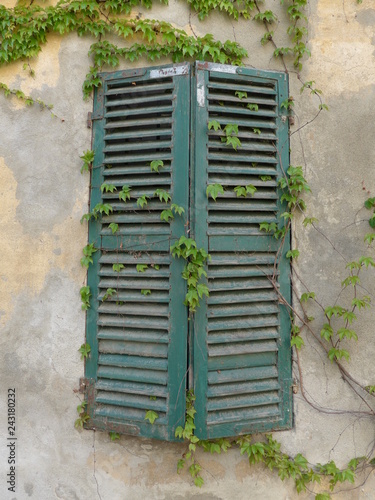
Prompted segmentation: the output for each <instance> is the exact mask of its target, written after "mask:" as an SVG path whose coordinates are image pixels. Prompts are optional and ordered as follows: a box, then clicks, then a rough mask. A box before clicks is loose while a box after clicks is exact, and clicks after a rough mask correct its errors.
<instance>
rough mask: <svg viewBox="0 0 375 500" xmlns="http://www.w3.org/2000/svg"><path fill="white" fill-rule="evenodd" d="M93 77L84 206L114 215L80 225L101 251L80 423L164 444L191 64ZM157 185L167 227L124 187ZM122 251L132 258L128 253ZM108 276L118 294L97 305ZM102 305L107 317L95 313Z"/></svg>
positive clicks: (173, 386)
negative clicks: (104, 206) (166, 199)
mask: <svg viewBox="0 0 375 500" xmlns="http://www.w3.org/2000/svg"><path fill="white" fill-rule="evenodd" d="M101 78H102V86H101V87H100V89H99V90H98V91H96V93H95V97H94V102H95V105H94V112H93V116H92V118H93V149H94V151H95V161H94V164H93V170H92V178H91V183H92V185H91V200H90V209H91V210H92V209H93V208H94V207H95V206H96V204H97V203H103V202H105V203H112V204H113V207H114V212H113V214H111V215H110V216H104V217H103V218H102V219H101V220H98V221H90V226H89V242H90V243H94V245H95V247H96V248H100V250H99V251H97V252H96V253H95V254H94V256H93V257H94V263H93V265H92V267H91V268H90V269H89V273H88V285H89V286H90V290H91V293H92V297H91V299H90V304H91V308H90V309H89V310H88V313H87V342H88V343H89V344H90V346H91V352H90V356H89V358H88V359H87V361H86V378H87V385H88V392H87V400H88V414H89V415H90V420H89V422H88V427H89V428H99V429H106V430H112V431H117V432H121V433H126V434H134V435H142V436H146V437H153V438H157V439H163V440H169V441H171V440H174V439H175V436H174V433H175V428H176V427H177V426H178V425H183V422H184V414H185V380H186V370H187V366H186V364H187V361H186V360H187V342H186V339H187V322H186V321H181V318H185V316H186V308H185V306H184V304H183V302H184V298H185V294H186V286H185V282H184V281H183V280H181V279H180V276H181V272H182V269H183V262H182V261H181V260H179V259H173V258H172V256H171V254H170V246H171V244H172V243H173V242H174V241H175V240H176V239H177V238H178V237H179V236H180V235H181V234H184V231H185V225H186V224H187V216H188V196H189V190H188V187H189V182H188V179H189V178H188V168H189V149H188V147H189V108H186V99H189V89H190V68H189V66H188V65H186V64H180V65H174V66H169V67H164V68H149V69H139V70H138V69H137V70H129V71H121V72H116V73H109V74H103V75H101ZM129 96H130V98H129ZM132 96H133V97H134V99H132ZM155 127H156V129H157V130H154V128H155ZM166 127H167V128H166ZM134 131H135V132H134ZM145 138H146V141H147V142H144V140H145ZM154 143H155V144H154ZM158 159H162V160H163V161H164V162H165V165H164V167H165V168H160V169H159V170H160V173H156V172H152V171H151V168H150V166H149V164H150V162H151V161H152V160H158ZM134 165H135V167H137V168H136V169H135V168H134ZM137 169H138V172H135V170H137ZM106 179H109V183H115V184H116V185H117V187H118V190H117V193H115V194H113V195H112V194H111V193H108V194H106V193H101V190H100V186H101V184H102V183H103V181H104V180H106ZM122 184H127V185H130V186H132V188H133V191H132V192H131V195H132V198H131V200H130V201H129V202H128V203H127V204H125V205H123V202H120V201H119V198H118V192H119V190H121V185H122ZM156 188H165V189H166V190H167V191H169V192H170V194H171V195H172V202H173V203H176V204H177V205H179V206H182V207H183V208H184V210H185V214H183V216H182V217H181V216H176V217H175V218H174V220H173V221H172V222H171V223H170V224H169V223H166V222H162V221H160V212H161V211H162V210H163V209H166V208H168V207H167V205H165V204H162V203H161V202H159V200H157V199H155V198H153V199H152V200H150V201H149V203H148V205H147V207H146V208H145V209H139V208H138V207H137V206H136V203H135V201H136V200H135V198H134V194H133V193H135V195H136V196H141V195H142V194H144V193H147V194H148V195H152V192H153V191H154V189H156ZM134 214H136V216H134ZM110 222H116V223H118V224H119V226H120V230H119V233H118V234H114V235H112V234H111V230H110V229H108V224H109V223H110ZM129 248H131V252H132V254H130V253H127V252H128V250H129ZM117 252H120V254H122V255H121V258H118V259H117V257H116V256H117V255H118V253H117ZM111 255H112V257H111ZM131 255H133V256H134V257H135V259H134V260H133V262H131V260H132V257H131ZM153 258H154V262H155V264H158V265H160V270H156V268H151V267H150V265H149V268H148V269H147V270H146V271H145V272H144V273H137V272H136V270H135V269H136V265H137V264H142V263H148V264H150V262H151V263H152V261H153V260H152V259H153ZM108 262H109V264H111V263H113V262H123V263H125V268H124V269H123V270H121V271H120V272H119V273H115V272H111V270H110V267H109V266H108ZM108 267H109V269H108ZM103 273H104V276H103ZM101 274H102V276H100V275H101ZM111 275H118V279H119V280H121V283H120V285H119V286H121V288H120V290H121V292H120V293H119V294H118V295H116V296H115V297H114V298H113V299H112V297H111V298H110V299H109V300H108V301H106V302H103V301H102V300H101V299H102V298H103V292H104V290H105V288H106V286H105V285H103V284H102V283H101V281H102V282H105V280H107V282H108V284H109V286H110V285H111V281H114V279H116V277H114V276H111ZM159 276H160V278H159ZM137 281H138V282H139V283H138V284H137ZM128 287H130V288H131V293H129V292H128ZM154 287H155V290H154ZM149 288H150V289H151V295H147V296H142V294H141V289H149ZM159 288H161V290H159ZM137 294H139V299H138V297H137ZM158 294H159V295H160V297H159V299H157V301H156V304H155V303H154V297H155V296H157V295H158ZM163 294H164V295H163ZM116 302H117V304H118V305H117V306H116ZM116 308H118V312H116V311H115V310H114V309H116ZM103 309H104V310H105V311H107V313H106V312H105V313H103V314H101V310H103ZM121 309H124V314H123V315H122V314H121ZM136 309H138V310H139V312H138V313H136V312H134V311H135V310H136ZM161 310H163V312H162V313H159V312H158V311H161ZM158 314H160V316H158ZM153 315H154V316H153ZM142 316H143V317H142ZM111 324H112V330H111V328H109V327H108V325H111ZM119 324H120V325H122V326H119ZM113 325H115V326H113ZM158 336H159V337H160V339H159V340H158V338H157V337H158ZM146 339H148V340H147V341H146ZM138 340H140V341H141V342H138ZM101 345H102V347H100V346H101ZM140 347H141V348H142V347H143V353H142V352H140ZM101 372H105V373H104V375H102V376H101ZM137 389H138V391H139V392H138V393H137ZM148 410H154V411H155V412H156V413H158V415H159V418H157V419H156V420H155V422H154V424H152V425H151V424H150V422H149V421H147V420H145V419H144V417H145V414H146V411H148Z"/></svg>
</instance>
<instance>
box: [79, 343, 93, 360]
mask: <svg viewBox="0 0 375 500" xmlns="http://www.w3.org/2000/svg"><path fill="white" fill-rule="evenodd" d="M78 352H80V353H81V359H82V360H83V359H86V358H88V356H89V354H90V352H91V346H90V344H87V343H86V344H82V345H81V347H80V348H79V349H78Z"/></svg>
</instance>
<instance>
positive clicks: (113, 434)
mask: <svg viewBox="0 0 375 500" xmlns="http://www.w3.org/2000/svg"><path fill="white" fill-rule="evenodd" d="M109 437H110V439H111V441H116V440H117V439H120V434H119V433H118V432H114V431H109Z"/></svg>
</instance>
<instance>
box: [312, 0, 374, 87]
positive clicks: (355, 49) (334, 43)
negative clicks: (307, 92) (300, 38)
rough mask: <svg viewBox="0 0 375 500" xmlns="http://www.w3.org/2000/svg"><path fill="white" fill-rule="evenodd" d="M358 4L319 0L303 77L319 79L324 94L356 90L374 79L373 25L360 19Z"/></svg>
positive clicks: (362, 7)
mask: <svg viewBox="0 0 375 500" xmlns="http://www.w3.org/2000/svg"><path fill="white" fill-rule="evenodd" d="M365 7H366V5H365V3H363V4H362V5H361V6H359V5H358V4H356V3H355V2H354V1H353V2H342V0H319V1H318V3H317V15H318V22H317V23H316V26H315V29H314V37H313V38H312V39H310V40H309V46H310V49H311V54H312V58H311V60H310V61H309V64H308V65H306V66H307V68H308V69H307V71H308V76H307V77H306V80H317V75H319V80H318V82H317V85H318V87H319V88H323V89H324V95H325V96H328V95H330V94H331V95H337V94H338V93H343V92H358V91H359V90H360V89H361V88H364V87H366V86H368V85H372V84H373V82H374V81H375V59H374V55H373V52H374V46H373V43H372V40H373V37H374V34H375V25H374V24H369V25H365V24H364V23H363V21H362V19H363V14H362V12H363V11H361V10H360V9H363V10H365ZM357 13H358V14H357Z"/></svg>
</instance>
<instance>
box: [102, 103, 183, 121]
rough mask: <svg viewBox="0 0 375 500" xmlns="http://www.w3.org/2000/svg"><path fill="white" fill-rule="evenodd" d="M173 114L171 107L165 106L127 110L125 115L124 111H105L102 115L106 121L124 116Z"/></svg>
mask: <svg viewBox="0 0 375 500" xmlns="http://www.w3.org/2000/svg"><path fill="white" fill-rule="evenodd" d="M172 112H173V107H172V106H169V105H166V106H147V107H141V106H140V107H137V108H135V109H127V110H126V113H125V112H124V110H119V111H107V112H106V113H105V115H104V118H106V119H107V120H108V119H110V118H122V117H123V116H124V114H126V115H127V116H134V115H137V116H140V115H154V114H160V113H172Z"/></svg>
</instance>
